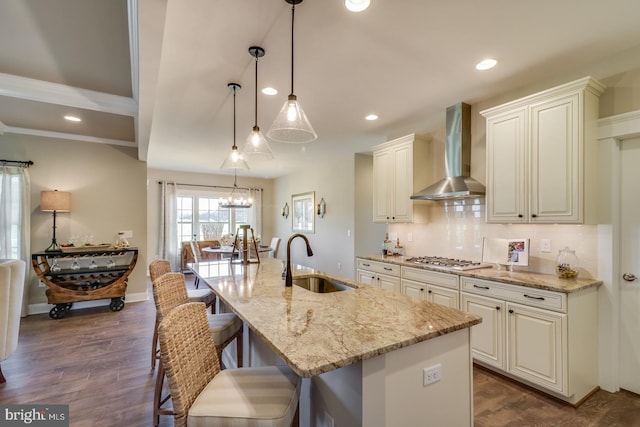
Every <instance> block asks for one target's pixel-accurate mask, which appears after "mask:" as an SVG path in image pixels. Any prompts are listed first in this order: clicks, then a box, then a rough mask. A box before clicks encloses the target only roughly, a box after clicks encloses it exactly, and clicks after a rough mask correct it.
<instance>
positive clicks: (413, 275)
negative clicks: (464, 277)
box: [401, 266, 460, 308]
mask: <svg viewBox="0 0 640 427" xmlns="http://www.w3.org/2000/svg"><path fill="white" fill-rule="evenodd" d="M401 275H402V282H401V283H402V293H404V294H405V295H408V296H411V297H414V298H418V299H422V300H426V301H430V302H434V303H436V304H440V305H444V306H447V307H451V308H459V307H460V304H459V295H460V291H459V280H458V276H457V275H455V274H447V273H440V272H437V271H431V270H425V269H422V268H413V267H405V266H403V267H402V272H401Z"/></svg>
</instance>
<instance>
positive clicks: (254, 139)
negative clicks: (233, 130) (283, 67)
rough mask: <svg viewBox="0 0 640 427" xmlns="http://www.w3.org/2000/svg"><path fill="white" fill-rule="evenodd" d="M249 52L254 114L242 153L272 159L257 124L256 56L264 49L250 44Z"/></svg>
mask: <svg viewBox="0 0 640 427" xmlns="http://www.w3.org/2000/svg"><path fill="white" fill-rule="evenodd" d="M249 54H250V55H251V56H253V57H255V58H256V81H255V82H256V86H255V110H254V111H255V115H254V122H253V129H252V130H251V132H250V133H249V136H248V137H247V140H246V142H245V143H244V147H243V148H242V153H243V154H246V155H254V154H255V155H263V156H266V157H268V158H269V159H273V152H272V151H271V147H269V143H268V142H267V140H266V139H265V138H264V135H263V134H262V132H260V127H259V126H258V58H262V57H263V56H264V49H263V48H261V47H260V46H251V47H250V48H249Z"/></svg>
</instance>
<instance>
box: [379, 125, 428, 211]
mask: <svg viewBox="0 0 640 427" xmlns="http://www.w3.org/2000/svg"><path fill="white" fill-rule="evenodd" d="M427 156H428V144H427V142H426V140H424V139H421V138H418V137H416V135H414V134H411V135H407V136H405V137H402V138H398V139H396V140H393V141H389V142H387V143H384V144H381V145H378V146H376V147H374V148H373V221H374V222H412V221H413V200H411V199H410V197H411V195H412V194H413V192H414V190H420V189H422V187H426V185H427V184H428V178H429V173H428V170H429V168H428V167H424V165H425V164H429V163H428V157H427ZM414 162H416V163H418V162H419V163H420V164H421V165H422V166H421V167H418V168H414ZM416 187H420V188H416Z"/></svg>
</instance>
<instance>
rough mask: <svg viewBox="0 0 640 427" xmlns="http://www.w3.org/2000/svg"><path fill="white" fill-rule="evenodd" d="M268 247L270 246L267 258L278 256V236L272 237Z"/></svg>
mask: <svg viewBox="0 0 640 427" xmlns="http://www.w3.org/2000/svg"><path fill="white" fill-rule="evenodd" d="M269 247H270V248H271V251H270V252H269V258H276V257H277V256H278V248H279V247H280V237H273V238H272V239H271V244H270V245H269Z"/></svg>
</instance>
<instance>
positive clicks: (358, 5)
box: [344, 0, 371, 12]
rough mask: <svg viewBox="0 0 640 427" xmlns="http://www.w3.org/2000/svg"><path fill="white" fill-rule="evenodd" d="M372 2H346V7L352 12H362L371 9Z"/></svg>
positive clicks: (365, 0)
mask: <svg viewBox="0 0 640 427" xmlns="http://www.w3.org/2000/svg"><path fill="white" fill-rule="evenodd" d="M370 3H371V0H344V5H345V6H346V7H347V9H349V10H350V11H351V12H362V11H363V10H365V9H366V8H368V7H369V4H370Z"/></svg>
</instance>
